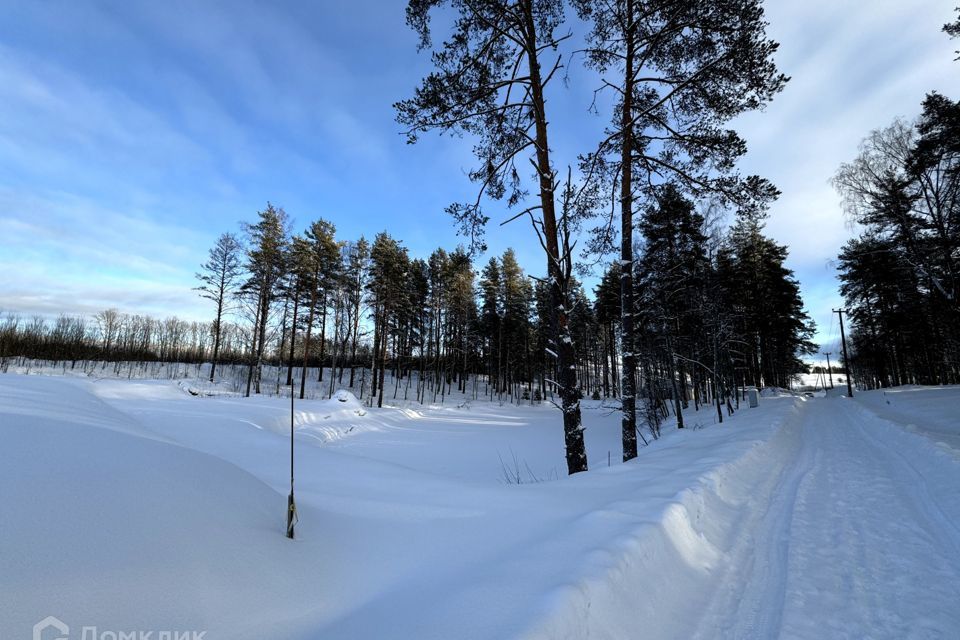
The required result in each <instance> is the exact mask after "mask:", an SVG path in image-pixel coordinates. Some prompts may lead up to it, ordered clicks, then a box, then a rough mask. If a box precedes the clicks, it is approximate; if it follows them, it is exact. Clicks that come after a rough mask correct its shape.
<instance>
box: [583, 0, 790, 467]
mask: <svg viewBox="0 0 960 640" xmlns="http://www.w3.org/2000/svg"><path fill="white" fill-rule="evenodd" d="M573 4H574V7H575V8H576V10H577V12H578V13H579V15H580V16H581V18H583V19H585V20H588V21H589V23H590V31H589V32H588V35H587V39H588V48H587V56H586V61H587V64H588V66H590V67H592V68H594V69H596V70H598V71H600V72H601V73H604V74H606V73H608V72H613V74H612V75H613V76H614V77H616V76H618V75H619V78H620V82H619V84H618V83H615V82H610V81H606V80H605V82H604V88H606V89H612V90H613V91H614V92H615V101H614V105H615V108H614V113H613V118H612V123H611V128H610V130H609V131H608V132H607V133H608V135H607V137H606V138H605V139H604V140H603V141H602V142H601V143H600V144H599V145H598V148H597V149H596V151H595V152H593V153H592V154H589V155H588V156H587V159H586V161H585V163H584V164H585V172H586V173H587V174H588V176H589V179H591V180H592V179H598V180H604V181H606V182H609V183H611V185H612V186H613V187H615V188H614V189H611V191H612V192H615V193H617V198H618V199H619V209H620V223H621V224H620V264H621V267H622V269H621V275H620V278H621V322H620V325H621V342H622V349H623V358H622V359H623V369H622V382H621V386H622V411H623V419H622V440H623V459H624V460H625V461H626V460H630V459H632V458H634V457H636V455H637V436H636V407H635V397H636V390H635V389H634V381H635V379H636V360H635V353H634V352H635V344H634V343H635V335H634V334H635V330H634V324H635V310H634V308H633V304H634V299H633V295H634V294H633V291H634V286H633V282H632V278H633V274H634V271H635V270H634V256H633V240H634V238H633V215H634V208H635V200H636V199H637V197H638V196H639V195H646V197H648V198H650V197H652V196H653V195H654V194H652V193H650V189H649V185H654V184H656V183H659V182H662V181H664V180H667V181H671V182H675V183H678V184H682V185H683V187H684V189H686V190H688V191H690V192H692V193H694V194H706V193H715V194H719V195H721V196H723V197H724V198H726V199H728V200H730V201H733V202H737V203H741V204H742V203H745V202H747V201H749V200H751V199H760V200H764V199H769V198H770V197H772V195H773V189H772V187H770V185H768V184H767V183H766V182H764V181H761V180H745V181H741V180H739V179H738V178H737V177H736V176H735V174H734V173H733V168H734V166H735V163H736V160H737V159H738V158H739V157H740V156H742V155H743V154H744V153H745V152H746V144H745V143H744V141H743V140H742V139H741V138H740V137H739V136H738V135H737V134H736V132H735V131H733V130H731V129H729V128H728V127H727V126H726V125H727V122H729V121H730V120H731V119H733V118H734V117H735V116H737V115H739V114H741V113H743V112H746V111H750V110H753V109H757V108H759V107H761V106H762V105H763V104H765V103H766V102H769V101H770V100H771V99H772V98H773V96H774V95H776V93H778V92H779V91H780V90H781V89H782V88H783V86H784V84H785V83H786V81H787V78H786V76H784V75H783V74H780V73H778V72H777V70H776V66H775V64H774V62H773V53H774V52H775V51H776V49H777V46H778V45H777V44H776V43H775V42H773V41H772V40H770V39H768V38H767V37H766V33H765V30H766V22H765V21H764V19H763V10H762V8H761V2H760V0H722V1H719V0H714V1H703V0H685V1H681V2H677V1H676V0H655V1H653V2H643V1H640V0H615V1H613V2H610V1H609V0H574V2H573ZM604 235H605V237H608V238H611V237H613V234H610V233H605V234H604Z"/></svg>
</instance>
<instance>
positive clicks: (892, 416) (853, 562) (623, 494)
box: [0, 374, 960, 640]
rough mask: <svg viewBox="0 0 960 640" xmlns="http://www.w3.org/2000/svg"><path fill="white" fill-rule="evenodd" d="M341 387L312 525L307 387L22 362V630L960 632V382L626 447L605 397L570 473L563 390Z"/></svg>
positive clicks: (763, 412) (327, 427)
mask: <svg viewBox="0 0 960 640" xmlns="http://www.w3.org/2000/svg"><path fill="white" fill-rule="evenodd" d="M891 397H892V399H891ZM343 400H344V401H342V402H341V401H340V400H338V399H337V398H333V399H330V400H311V401H305V402H302V403H298V404H297V408H296V409H297V413H296V425H297V428H296V445H297V458H296V465H297V484H296V493H297V503H298V507H299V515H300V521H299V524H298V526H297V539H296V540H295V541H290V540H287V539H286V538H285V537H284V536H283V528H284V516H285V513H284V511H285V506H286V493H287V491H288V483H289V467H288V464H289V404H288V403H289V400H284V399H282V398H250V399H242V398H218V397H195V396H191V395H190V394H189V393H187V392H185V391H184V390H183V389H181V388H180V387H178V386H176V385H175V384H174V383H172V382H169V381H167V382H151V381H126V380H97V381H93V380H90V379H83V378H70V377H48V376H22V375H12V374H11V375H2V376H0V443H2V445H0V638H28V637H30V633H31V629H32V627H33V625H34V623H36V622H37V621H39V620H41V619H43V618H45V617H46V616H48V615H54V616H57V617H58V618H59V619H61V620H63V621H64V622H65V623H67V624H69V625H70V627H71V630H72V635H71V636H70V637H71V638H72V637H77V638H79V637H80V629H81V628H82V627H84V626H88V627H92V626H96V627H97V628H98V629H99V630H101V631H106V630H114V631H148V630H196V631H206V632H207V633H206V635H205V637H206V638H208V639H209V640H217V639H219V638H234V637H240V638H384V637H389V638H418V639H419V638H544V639H547V638H585V637H598V638H639V637H642V638H778V637H784V638H826V637H829V638H847V637H849V638H863V637H872V638H956V637H960V610H958V608H957V607H956V603H957V602H958V601H960V529H958V523H960V495H958V494H957V491H956V487H957V486H960V453H958V451H960V450H954V449H952V448H950V446H949V444H950V441H951V440H950V439H951V438H955V437H957V435H958V434H960V388H946V389H925V388H912V389H905V390H899V391H897V392H896V395H895V396H894V394H893V393H892V392H889V391H888V392H887V394H886V396H884V395H883V394H881V393H880V392H872V393H865V394H857V397H856V398H855V399H854V400H848V399H846V398H814V399H809V398H803V397H793V396H789V395H783V396H781V397H764V398H763V399H762V401H761V406H760V407H759V408H758V409H746V408H743V409H742V410H741V411H739V412H738V413H737V414H736V415H735V416H734V417H733V418H731V419H729V420H726V421H725V422H724V423H723V424H722V425H719V424H715V415H714V414H713V410H712V409H711V408H707V409H705V410H704V411H702V412H701V413H700V414H698V415H690V416H689V417H688V424H690V425H691V426H699V427H700V428H697V429H693V428H690V429H686V430H684V431H682V432H681V431H678V430H676V429H675V428H673V427H672V425H671V424H667V425H664V429H663V431H664V437H663V438H662V439H660V440H659V441H656V442H654V443H653V444H651V446H649V447H646V448H643V449H642V450H641V453H640V456H639V458H638V459H637V460H635V461H633V462H631V463H628V464H620V463H618V462H617V460H618V458H619V450H620V449H619V417H618V415H617V414H616V413H613V412H611V411H610V410H609V409H604V408H602V407H600V406H599V403H586V404H585V409H584V423H585V425H586V428H587V430H586V439H587V446H588V451H589V454H590V464H591V471H590V472H588V473H585V474H578V475H577V476H574V477H569V478H568V477H566V476H565V475H564V472H563V469H564V467H563V450H562V436H561V433H560V424H559V417H558V415H557V412H556V410H555V409H552V408H549V407H530V406H523V407H517V406H510V405H506V406H498V405H496V404H491V403H484V402H473V403H470V405H469V406H468V407H464V408H459V409H458V408H455V407H452V406H449V405H448V406H447V407H430V408H422V409H420V408H412V407H408V408H391V409H383V410H377V409H369V408H365V407H363V406H361V405H359V404H358V403H356V402H355V401H354V400H353V399H352V398H351V397H349V396H348V395H347V396H343ZM888 400H889V403H888ZM878 414H879V415H878ZM881 416H882V417H881ZM907 425H914V426H913V427H909V428H908V427H907ZM943 443H946V444H943ZM608 452H609V455H610V459H611V462H612V464H611V465H610V466H607V460H608ZM508 477H510V478H512V479H513V480H516V479H517V478H519V480H520V482H521V483H520V484H516V483H515V482H507V481H506V478H508ZM154 635H156V634H154Z"/></svg>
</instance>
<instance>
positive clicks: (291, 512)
mask: <svg viewBox="0 0 960 640" xmlns="http://www.w3.org/2000/svg"><path fill="white" fill-rule="evenodd" d="M296 522H297V503H296V502H294V500H293V382H291V383H290V495H289V496H287V537H288V538H290V539H291V540H292V539H293V526H294V525H295V524H296Z"/></svg>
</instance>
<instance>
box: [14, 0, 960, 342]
mask: <svg viewBox="0 0 960 640" xmlns="http://www.w3.org/2000/svg"><path fill="white" fill-rule="evenodd" d="M4 4H5V5H6V6H4V7H3V15H4V19H3V20H2V21H0V273H2V274H3V275H2V276H0V311H6V310H14V311H19V312H22V313H58V312H68V313H94V312H96V311H98V310H100V309H103V308H106V307H111V306H113V307H118V308H120V309H122V310H124V311H128V312H139V313H149V314H153V315H156V316H165V315H169V314H177V315H180V316H182V317H186V318H192V319H206V317H207V316H208V315H209V313H208V309H207V305H206V303H205V302H204V301H203V300H201V299H199V298H198V297H196V295H195V293H194V292H192V291H191V290H190V288H191V287H192V286H194V284H195V283H194V279H193V273H194V272H195V271H196V269H197V266H198V265H199V264H200V262H202V261H203V260H204V258H205V255H206V251H207V249H208V248H209V246H210V245H211V244H212V243H213V242H214V240H215V239H216V237H217V235H219V234H220V233H222V232H223V231H235V230H238V227H239V224H238V223H239V221H241V220H252V219H253V217H254V216H255V213H256V211H257V210H258V209H260V208H262V207H263V206H264V205H265V203H266V201H267V200H270V201H272V202H273V203H274V204H276V205H280V206H283V207H284V208H285V209H286V210H287V212H288V213H290V214H291V215H292V216H293V218H294V220H295V223H296V227H297V228H302V227H303V226H305V225H306V224H307V223H308V222H309V221H310V220H312V219H314V218H315V217H317V216H322V217H325V218H327V219H329V220H331V221H333V222H334V223H335V224H336V225H337V228H338V235H340V236H342V237H344V238H356V237H358V236H359V235H361V234H365V235H366V236H367V237H368V238H369V237H372V236H373V235H374V234H375V233H377V232H378V231H381V230H384V229H386V230H388V231H389V232H390V233H392V234H393V235H394V236H396V237H398V238H400V239H402V240H403V242H404V244H405V245H406V246H407V247H409V248H410V250H411V252H412V253H413V254H414V255H422V256H426V255H427V254H428V253H429V252H430V251H432V249H433V248H435V247H437V246H445V247H447V248H452V247H453V246H455V245H456V244H457V243H458V239H457V238H456V236H455V233H454V228H453V225H452V223H451V221H450V220H449V219H448V217H447V216H446V214H445V213H444V212H443V208H444V207H445V206H446V205H447V204H449V203H450V202H452V201H457V200H463V199H465V198H468V197H470V196H471V194H472V193H473V187H472V186H471V185H470V183H469V182H468V181H467V179H466V177H465V175H464V174H465V171H466V170H467V169H468V168H469V167H470V166H471V158H470V142H469V140H461V139H457V138H449V137H443V138H441V137H437V136H425V137H423V138H422V140H421V142H420V143H419V144H417V145H416V146H409V145H406V144H405V143H404V140H403V138H402V137H401V136H400V135H399V128H398V126H397V125H396V124H395V123H394V121H393V110H392V106H391V105H392V103H393V102H395V101H396V100H398V99H402V98H404V97H407V96H408V95H409V94H410V93H411V91H412V89H413V87H414V86H415V85H416V83H417V82H418V80H419V79H420V78H421V77H422V76H423V74H424V73H425V72H426V70H427V69H428V60H427V56H426V55H425V54H418V53H417V51H416V40H415V38H414V35H413V34H412V33H411V32H410V31H409V30H408V29H407V28H406V26H405V24H404V15H403V8H404V5H405V3H404V2H402V1H400V0H397V1H385V0H381V1H374V0H351V2H322V3H303V2H262V3H252V2H241V1H232V2H177V1H171V2H162V3H161V2H146V1H143V2H141V1H129V0H128V1H126V2H80V1H75V2H66V1H59V2H54V1H50V2H6V3H4ZM953 4H954V0H920V1H915V2H909V3H907V2H902V1H880V2H874V3H870V5H869V8H867V7H865V6H864V5H863V4H861V3H855V2H833V1H827V0H809V1H806V2H803V3H798V2H794V1H792V0H789V1H788V0H768V2H767V3H766V8H767V14H768V18H769V20H770V22H771V26H770V30H769V32H770V34H771V36H772V37H774V38H775V39H777V40H779V41H780V42H781V50H780V52H779V53H778V56H777V60H778V63H779V65H780V67H781V69H782V70H783V71H784V72H785V73H787V74H788V75H790V76H792V78H793V79H792V81H791V82H790V83H789V85H788V86H787V88H786V89H785V91H784V92H783V93H782V94H781V95H780V96H778V97H777V99H776V100H775V102H774V103H773V104H771V105H770V106H769V107H768V108H767V109H766V110H765V111H764V112H762V113H754V114H749V115H747V116H745V117H743V118H742V119H741V120H740V121H739V122H738V123H737V128H738V129H739V130H740V131H741V132H742V134H743V135H744V137H745V138H746V139H747V141H748V143H749V146H750V153H749V155H748V156H747V158H745V159H744V161H743V162H742V163H741V168H742V171H743V172H744V173H760V174H761V175H764V176H766V177H768V178H770V179H771V180H773V181H774V182H775V183H776V184H777V186H778V187H780V188H781V190H782V191H783V192H784V195H783V197H782V198H781V199H780V201H779V202H777V203H776V204H775V205H774V207H773V209H772V211H771V218H770V221H769V224H768V231H769V233H770V234H771V235H772V236H773V237H774V238H775V239H776V240H778V241H779V242H781V243H785V244H787V245H788V246H789V247H790V260H789V263H788V264H789V266H790V267H791V268H792V269H794V271H795V272H796V275H797V277H798V278H799V279H800V281H801V284H802V287H803V294H804V300H805V302H806V305H807V308H808V309H809V311H810V313H811V315H812V316H813V318H814V319H815V320H816V321H817V324H818V326H819V329H820V335H819V336H818V338H819V339H820V340H821V341H823V342H825V343H827V344H828V346H831V347H832V346H833V344H832V341H833V340H835V339H836V323H835V322H832V323H831V316H830V309H831V307H835V306H838V305H839V304H840V298H839V294H838V293H837V292H836V289H837V285H836V281H835V278H834V271H833V269H832V266H831V264H830V261H831V259H832V258H834V256H835V255H836V253H837V251H838V249H839V247H840V246H841V245H842V244H843V242H844V241H845V240H846V238H848V237H849V236H850V234H851V233H852V231H851V229H850V228H849V227H848V225H847V224H846V222H845V220H844V218H843V215H842V213H841V211H840V209H839V199H838V197H837V196H836V194H835V193H834V192H833V191H832V189H831V187H830V186H829V184H828V180H829V178H830V176H831V175H832V174H833V172H834V171H835V170H836V168H837V166H838V165H839V163H840V162H842V161H844V160H848V159H850V158H852V157H853V155H854V154H855V153H856V145H857V143H858V142H859V140H860V139H861V138H862V137H863V136H864V135H865V134H866V133H867V132H868V130H869V129H871V128H875V127H879V126H883V125H886V124H888V123H889V122H890V121H891V120H892V119H893V118H894V117H896V116H898V115H900V116H913V115H915V114H916V113H917V112H918V110H919V104H920V101H921V100H922V99H923V96H924V94H925V93H926V92H928V91H930V90H934V89H936V90H939V91H941V92H943V93H945V94H946V95H948V96H951V97H953V98H957V97H960V91H958V89H960V86H958V78H960V66H958V65H960V63H953V62H952V60H953V57H954V54H953V51H954V49H956V48H957V47H956V44H957V43H953V42H951V41H950V40H949V39H948V38H947V37H946V36H945V35H944V34H942V33H941V32H940V27H941V26H942V24H943V23H944V22H947V21H948V20H950V19H951V17H952V16H953V15H954V14H953V9H952V5H953ZM595 84H596V80H595V79H594V78H591V77H589V76H588V75H587V74H586V73H585V72H583V71H581V70H579V69H577V68H575V67H574V68H572V69H571V79H570V83H569V88H564V87H563V86H562V85H560V84H557V85H556V87H555V88H554V91H553V92H552V94H551V95H550V96H549V100H550V102H549V106H548V108H549V109H551V112H552V113H553V114H554V115H553V117H552V120H553V121H554V125H555V129H554V131H555V135H554V137H553V145H554V147H555V149H554V152H555V158H557V161H558V162H559V163H560V164H566V163H567V162H572V161H573V159H574V158H575V156H576V153H577V152H579V151H582V150H584V149H588V148H589V146H590V144H591V141H593V140H595V139H596V133H597V132H598V131H599V130H600V129H601V128H602V127H603V124H604V122H603V118H602V117H596V116H592V115H590V114H588V113H587V107H588V105H589V102H590V100H591V95H590V90H591V89H592V88H593V87H594V86H595ZM489 211H490V214H491V215H492V218H493V220H494V222H496V221H499V220H501V219H502V218H503V217H504V215H505V211H504V210H503V208H502V207H501V206H499V205H493V206H492V207H491V208H490V210H489ZM488 243H489V245H490V248H491V251H493V252H496V253H499V252H501V251H502V250H503V249H505V248H506V247H507V246H513V247H514V248H515V249H516V250H517V253H518V257H519V259H520V260H521V263H522V264H523V265H524V266H525V267H526V268H527V269H528V270H530V271H532V272H537V273H538V272H540V271H542V263H543V260H542V258H541V257H540V254H539V247H538V245H537V244H536V241H535V240H534V239H533V237H532V235H531V233H530V230H529V227H527V226H525V225H524V224H523V223H514V224H512V225H509V226H507V227H503V228H499V227H497V226H496V225H495V224H494V225H492V226H491V228H490V230H489V237H488ZM833 350H834V351H836V349H833Z"/></svg>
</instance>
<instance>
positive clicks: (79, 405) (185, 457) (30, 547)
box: [0, 376, 304, 638]
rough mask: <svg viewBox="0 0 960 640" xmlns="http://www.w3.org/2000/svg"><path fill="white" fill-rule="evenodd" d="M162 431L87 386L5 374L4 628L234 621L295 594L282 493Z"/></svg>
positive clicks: (1, 467) (199, 625)
mask: <svg viewBox="0 0 960 640" xmlns="http://www.w3.org/2000/svg"><path fill="white" fill-rule="evenodd" d="M164 440H165V439H164V438H161V437H159V436H158V435H157V434H156V433H154V432H151V431H150V430H149V429H146V428H145V427H143V426H142V425H140V424H138V423H137V422H136V421H134V420H132V419H131V418H130V417H129V416H127V415H123V414H121V413H119V412H117V411H116V410H114V409H112V408H111V407H109V406H108V405H106V404H105V403H104V402H103V401H102V400H101V399H99V398H97V397H96V396H94V395H93V394H92V393H90V392H89V391H88V390H87V389H86V388H84V387H83V386H79V385H75V384H70V383H68V382H65V381H61V380H57V379H53V378H42V377H34V376H30V377H13V376H10V377H6V376H4V377H0V442H2V443H3V444H2V449H0V487H2V488H3V499H2V500H0V575H2V576H3V578H2V580H0V602H3V613H2V615H0V636H3V637H18V638H19V637H28V633H29V630H30V629H31V628H32V625H33V624H34V623H35V622H37V621H39V620H40V619H42V618H44V617H46V616H47V615H56V616H57V617H59V618H60V619H62V620H64V621H67V622H68V624H70V626H71V627H72V628H73V629H75V630H76V632H77V637H79V632H80V628H81V626H82V625H93V626H96V625H99V626H100V628H102V629H104V630H106V629H121V630H130V629H196V630H203V629H210V628H217V629H218V630H219V629H223V630H225V631H226V630H234V631H240V630H243V629H249V628H250V625H251V624H255V622H256V618H257V614H256V613H255V612H256V611H257V610H258V608H259V607H260V606H261V604H262V601H263V598H262V593H263V592H273V593H276V594H285V595H287V596H292V595H293V594H292V592H293V591H295V586H294V584H295V582H296V581H294V582H293V583H292V582H291V579H290V578H291V575H294V576H295V575H296V574H298V573H299V574H302V573H303V571H302V570H299V569H298V568H297V564H296V563H295V562H293V558H294V556H293V554H294V553H295V547H294V546H291V545H290V544H287V543H286V540H285V539H284V538H283V536H282V533H281V532H282V530H283V525H284V522H283V518H284V509H285V500H286V498H285V496H284V495H282V494H280V493H278V492H276V491H274V490H273V489H271V488H270V487H269V486H267V485H266V484H264V483H263V482H261V481H260V480H258V479H257V478H255V477H254V476H252V475H250V474H249V473H247V472H245V471H243V470H241V469H239V468H237V467H236V466H234V465H232V464H229V463H227V462H224V461H223V460H221V459H219V458H216V457H213V456H210V455H206V454H203V453H199V452H197V451H192V450H190V449H187V448H184V447H182V446H179V445H177V444H173V443H171V442H170V441H164ZM281 567H283V569H281ZM300 578H301V580H302V579H303V578H304V576H302V575H301V576H300ZM241 618H245V620H243V619H241ZM211 635H212V634H211ZM228 635H229V634H228Z"/></svg>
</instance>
